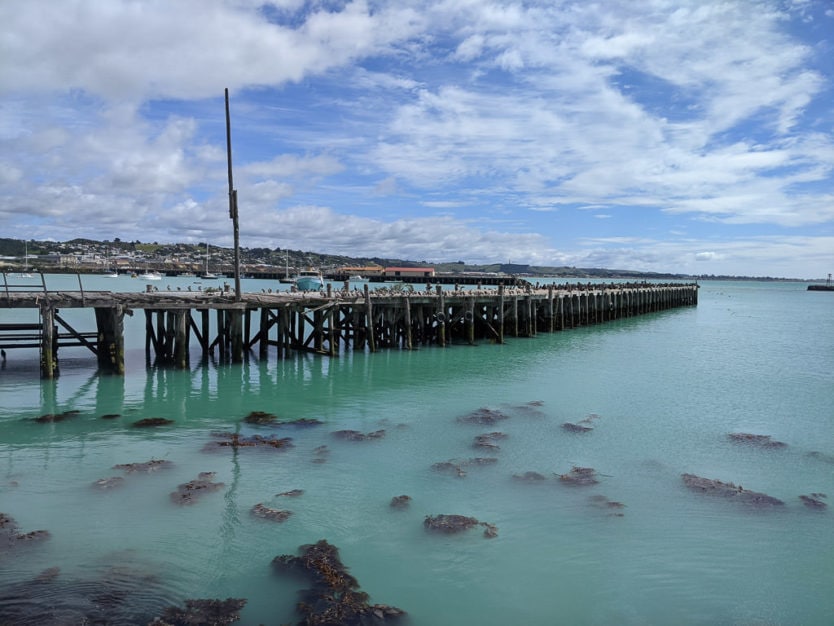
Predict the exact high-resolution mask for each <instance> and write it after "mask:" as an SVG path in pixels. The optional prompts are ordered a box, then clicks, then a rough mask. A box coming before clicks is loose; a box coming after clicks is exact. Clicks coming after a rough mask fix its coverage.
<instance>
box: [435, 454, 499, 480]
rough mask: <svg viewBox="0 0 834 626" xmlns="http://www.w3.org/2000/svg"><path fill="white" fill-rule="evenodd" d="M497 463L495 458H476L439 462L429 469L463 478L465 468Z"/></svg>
mask: <svg viewBox="0 0 834 626" xmlns="http://www.w3.org/2000/svg"><path fill="white" fill-rule="evenodd" d="M497 462H498V459H496V458H495V457H482V456H477V457H473V458H471V459H450V460H448V461H440V462H439V463H434V464H432V466H431V468H432V469H433V470H434V471H436V472H443V473H447V474H452V475H455V476H457V477H459V478H463V477H464V476H466V470H465V469H464V468H465V467H472V466H483V465H492V464H494V463H497Z"/></svg>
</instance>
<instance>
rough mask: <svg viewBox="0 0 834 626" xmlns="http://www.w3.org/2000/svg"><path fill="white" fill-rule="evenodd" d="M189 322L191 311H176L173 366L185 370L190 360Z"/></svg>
mask: <svg viewBox="0 0 834 626" xmlns="http://www.w3.org/2000/svg"><path fill="white" fill-rule="evenodd" d="M190 322H191V311H189V310H188V309H182V310H179V311H176V313H175V317H174V353H173V359H174V367H175V368H177V369H181V370H187V369H188V367H189V365H190V362H191V351H190V350H189V348H188V338H189V330H190V329H191V326H190Z"/></svg>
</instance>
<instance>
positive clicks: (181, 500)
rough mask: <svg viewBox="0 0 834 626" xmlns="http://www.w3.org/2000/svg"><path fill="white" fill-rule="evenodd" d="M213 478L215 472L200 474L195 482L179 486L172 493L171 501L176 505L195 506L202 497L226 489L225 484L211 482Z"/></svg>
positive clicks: (191, 481)
mask: <svg viewBox="0 0 834 626" xmlns="http://www.w3.org/2000/svg"><path fill="white" fill-rule="evenodd" d="M212 478H214V472H200V473H199V474H198V476H197V478H196V479H195V480H190V481H188V482H187V483H183V484H181V485H178V486H177V490H176V491H172V492H171V500H173V501H174V502H175V503H176V504H194V503H195V502H196V501H197V498H198V497H200V496H201V495H203V494H205V493H211V492H213V491H217V490H218V489H222V488H223V487H224V484H223V483H214V482H211V479H212Z"/></svg>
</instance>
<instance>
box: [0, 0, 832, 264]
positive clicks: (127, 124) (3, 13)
mask: <svg viewBox="0 0 834 626" xmlns="http://www.w3.org/2000/svg"><path fill="white" fill-rule="evenodd" d="M225 88H228V89H229V93H230V101H231V118H232V143H233V163H234V176H235V187H236V189H237V190H238V198H239V206H240V222H241V225H240V237H241V245H243V246H245V247H255V246H268V247H270V248H275V247H281V248H285V247H289V248H293V249H303V250H313V251H318V252H330V253H336V254H347V255H352V256H360V255H368V256H382V257H397V258H403V259H410V260H415V261H429V262H440V261H456V260H463V261H466V262H468V263H486V262H508V261H511V262H513V263H532V264H535V265H560V266H561V265H569V266H577V267H607V268H617V269H632V270H647V271H659V272H676V273H678V272H679V273H696V274H734V275H749V276H779V277H795V278H817V277H824V276H825V275H826V274H827V273H828V272H834V184H833V183H834V171H833V170H834V132H832V131H834V107H832V105H831V103H832V102H834V2H831V0H731V1H727V0H722V1H713V0H691V1H690V0H640V1H639V2H635V1H633V0H599V1H597V2H589V1H587V0H355V1H338V0H309V1H305V0H276V1H275V2H268V1H267V2H264V1H262V0H61V1H60V2H55V1H54V0H2V2H0V236H2V237H17V238H34V239H55V240H65V239H70V238H73V237H89V238H95V239H111V240H112V239H114V238H115V237H119V238H121V239H122V240H131V241H133V240H137V239H138V240H140V241H143V242H151V241H158V242H160V243H162V242H175V241H188V242H202V241H209V242H211V243H212V244H213V245H228V246H230V245H231V243H232V223H231V220H230V219H229V217H228V189H227V179H226V176H227V170H226V137H225V110H224V89H225Z"/></svg>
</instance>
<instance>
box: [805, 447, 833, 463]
mask: <svg viewBox="0 0 834 626" xmlns="http://www.w3.org/2000/svg"><path fill="white" fill-rule="evenodd" d="M807 456H808V457H809V458H811V459H816V460H817V461H822V462H823V463H829V464H831V465H834V454H826V453H825V452H819V451H818V450H812V451H811V452H809V453H808V454H807Z"/></svg>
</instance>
